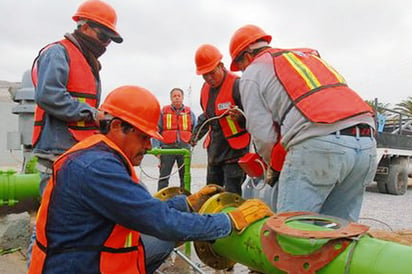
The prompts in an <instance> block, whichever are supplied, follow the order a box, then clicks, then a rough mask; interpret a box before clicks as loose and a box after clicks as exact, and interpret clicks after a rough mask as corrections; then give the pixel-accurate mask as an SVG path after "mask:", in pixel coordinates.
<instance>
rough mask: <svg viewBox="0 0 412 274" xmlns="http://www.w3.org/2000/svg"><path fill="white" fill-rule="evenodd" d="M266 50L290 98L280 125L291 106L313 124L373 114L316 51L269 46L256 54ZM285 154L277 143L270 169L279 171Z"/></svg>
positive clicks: (273, 150) (331, 122)
mask: <svg viewBox="0 0 412 274" xmlns="http://www.w3.org/2000/svg"><path fill="white" fill-rule="evenodd" d="M266 52H270V54H271V55H272V57H273V65H274V69H275V73H276V75H277V77H278V79H279V81H280V82H281V83H282V85H283V87H284V89H285V90H286V92H287V94H288V96H289V98H290V99H291V101H292V104H291V106H290V107H289V109H288V110H287V111H286V112H285V114H284V115H283V117H282V118H281V121H280V124H281V123H282V122H283V120H284V118H285V116H286V114H287V113H288V111H289V110H290V109H291V108H292V107H293V106H295V107H296V108H297V109H298V110H299V111H300V112H301V113H302V115H303V116H305V117H306V119H308V120H309V121H311V122H313V123H326V124H333V123H335V122H338V121H341V120H345V119H347V118H350V117H353V116H356V115H359V114H362V113H369V114H370V115H371V116H372V115H373V111H372V109H371V107H370V106H369V105H368V104H367V103H365V101H363V100H362V98H361V97H360V96H359V95H358V94H356V93H355V91H353V90H352V89H350V88H349V87H348V86H347V84H346V81H345V79H344V78H343V77H342V76H341V75H340V74H339V73H338V72H337V71H336V70H335V69H334V68H333V67H331V66H330V65H329V64H327V63H326V62H325V61H324V60H322V59H321V58H320V57H319V53H318V52H317V51H316V50H312V49H272V48H271V49H268V50H265V51H263V52H262V53H260V54H264V53H266ZM260 54H259V55H260ZM285 157H286V151H285V149H284V148H283V146H282V145H281V143H280V142H278V143H277V144H276V145H275V146H274V147H273V149H272V163H271V166H272V168H274V169H275V170H280V169H281V168H282V166H283V162H284V159H285Z"/></svg>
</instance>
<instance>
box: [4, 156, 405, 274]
mask: <svg viewBox="0 0 412 274" xmlns="http://www.w3.org/2000/svg"><path fill="white" fill-rule="evenodd" d="M153 166H155V165H153V161H143V164H142V168H137V169H136V171H137V174H138V176H139V177H140V178H141V180H142V181H143V182H144V183H145V185H146V186H147V188H148V190H149V191H150V192H151V193H155V192H156V189H157V180H156V179H155V178H157V177H158V169H157V168H156V167H153ZM172 174H173V175H172V177H171V179H170V185H171V186H178V185H179V179H178V175H177V172H176V173H175V174H174V171H173V172H172ZM191 178H192V183H191V186H192V187H191V188H192V189H191V192H192V193H193V192H195V191H197V190H198V189H200V188H201V187H202V186H204V185H205V178H206V169H205V168H192V169H191ZM360 223H363V224H366V225H369V226H370V227H371V228H376V229H382V230H388V231H389V230H394V231H399V230H412V186H410V187H409V189H408V191H407V192H406V194H405V195H402V196H394V195H387V194H381V193H378V190H377V186H376V184H375V183H373V184H372V185H370V186H369V187H368V188H367V192H366V193H365V199H364V203H363V207H362V211H361V219H360ZM179 250H181V251H183V250H184V246H182V247H180V249H179ZM191 250H192V251H191V253H190V254H191V255H190V260H191V261H192V262H193V263H195V264H196V266H197V267H199V268H200V269H201V270H202V271H203V272H205V273H215V274H217V273H239V274H241V273H242V274H243V273H249V270H248V269H247V268H246V267H245V266H242V265H240V264H236V265H235V267H234V269H233V270H232V271H215V270H213V269H211V268H209V267H207V266H205V265H204V264H202V263H201V261H200V260H199V258H198V257H197V256H196V252H195V251H194V248H193V247H192V249H191ZM183 253H184V252H183ZM26 272H27V270H26V267H25V258H24V254H23V253H19V252H16V253H13V254H8V255H3V256H0V274H23V273H26ZM157 273H158V274H161V273H175V274H178V273H179V274H180V273H196V271H194V270H193V268H192V267H191V266H190V265H189V264H188V263H186V262H185V261H184V260H183V259H182V257H181V255H178V254H176V253H172V255H171V257H170V258H169V259H168V260H167V261H166V262H165V263H164V264H163V265H162V267H161V268H160V269H159V270H158V271H157Z"/></svg>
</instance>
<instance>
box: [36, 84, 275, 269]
mask: <svg viewBox="0 0 412 274" xmlns="http://www.w3.org/2000/svg"><path fill="white" fill-rule="evenodd" d="M101 110H102V111H104V112H105V120H103V121H102V122H101V124H100V132H101V134H96V135H94V136H91V137H88V138H86V139H84V140H83V141H81V142H79V143H77V144H76V145H74V146H73V147H72V148H71V149H69V150H68V151H67V152H66V153H64V154H63V155H62V156H60V157H59V158H58V159H57V160H56V161H55V163H54V165H53V175H52V177H51V178H50V182H49V183H48V184H47V187H46V189H45V192H44V195H43V200H42V203H41V206H40V210H39V213H38V219H37V231H36V243H35V245H34V247H33V253H32V261H31V264H30V268H29V273H153V272H154V271H155V270H156V269H157V268H158V267H159V266H160V264H161V263H162V262H163V261H164V260H165V258H166V257H167V256H168V255H169V253H170V252H171V251H172V250H173V247H174V245H175V241H192V240H214V239H218V238H222V237H226V236H228V235H229V234H230V233H231V232H232V230H233V229H235V230H242V229H244V228H245V227H247V226H248V225H249V224H251V223H253V222H255V221H256V220H259V219H261V218H263V217H265V216H270V215H272V214H273V213H272V212H271V211H270V209H269V208H268V207H267V206H266V205H265V204H264V203H263V202H260V201H257V200H249V201H246V202H245V203H243V204H242V205H241V206H240V207H238V208H237V209H235V210H233V211H231V212H229V213H218V214H205V215H200V214H197V213H195V212H197V211H198V210H199V209H200V207H201V206H202V201H204V200H205V198H207V197H210V196H211V195H214V194H215V193H217V192H220V191H221V189H220V188H219V187H218V186H215V185H207V186H205V187H204V188H202V189H201V190H200V191H199V192H197V193H195V194H192V195H190V196H188V197H186V196H183V195H178V196H175V197H173V198H172V199H170V200H168V201H165V202H164V201H160V200H158V199H156V198H153V197H152V196H151V195H150V193H149V192H148V191H147V190H146V188H145V187H144V186H143V185H142V184H140V183H139V179H138V178H137V176H136V173H135V170H134V166H138V165H139V164H140V163H141V161H142V159H143V155H144V154H145V153H146V151H147V150H149V149H151V144H150V138H156V139H159V140H161V139H162V137H161V135H160V134H159V132H158V129H157V122H158V120H159V115H160V106H159V102H158V101H157V99H156V98H155V96H154V95H153V94H152V93H151V92H149V91H148V90H146V89H144V88H141V87H137V86H122V87H119V88H117V89H115V90H113V91H112V92H111V93H110V94H109V95H108V96H107V97H106V100H105V102H104V103H103V105H102V106H101ZM191 212H194V213H191Z"/></svg>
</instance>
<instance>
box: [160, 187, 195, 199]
mask: <svg viewBox="0 0 412 274" xmlns="http://www.w3.org/2000/svg"><path fill="white" fill-rule="evenodd" d="M190 194H191V193H190V192H189V191H187V190H186V189H184V188H181V187H177V186H169V187H165V188H163V189H161V190H159V191H158V192H156V193H155V194H153V197H155V198H157V199H159V200H161V201H167V200H169V199H170V198H172V197H174V196H176V195H186V196H189V195H190Z"/></svg>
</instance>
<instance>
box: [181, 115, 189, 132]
mask: <svg viewBox="0 0 412 274" xmlns="http://www.w3.org/2000/svg"><path fill="white" fill-rule="evenodd" d="M182 120H183V121H182V123H183V125H182V127H183V130H187V129H188V128H189V125H188V123H187V113H184V114H183V115H182Z"/></svg>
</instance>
